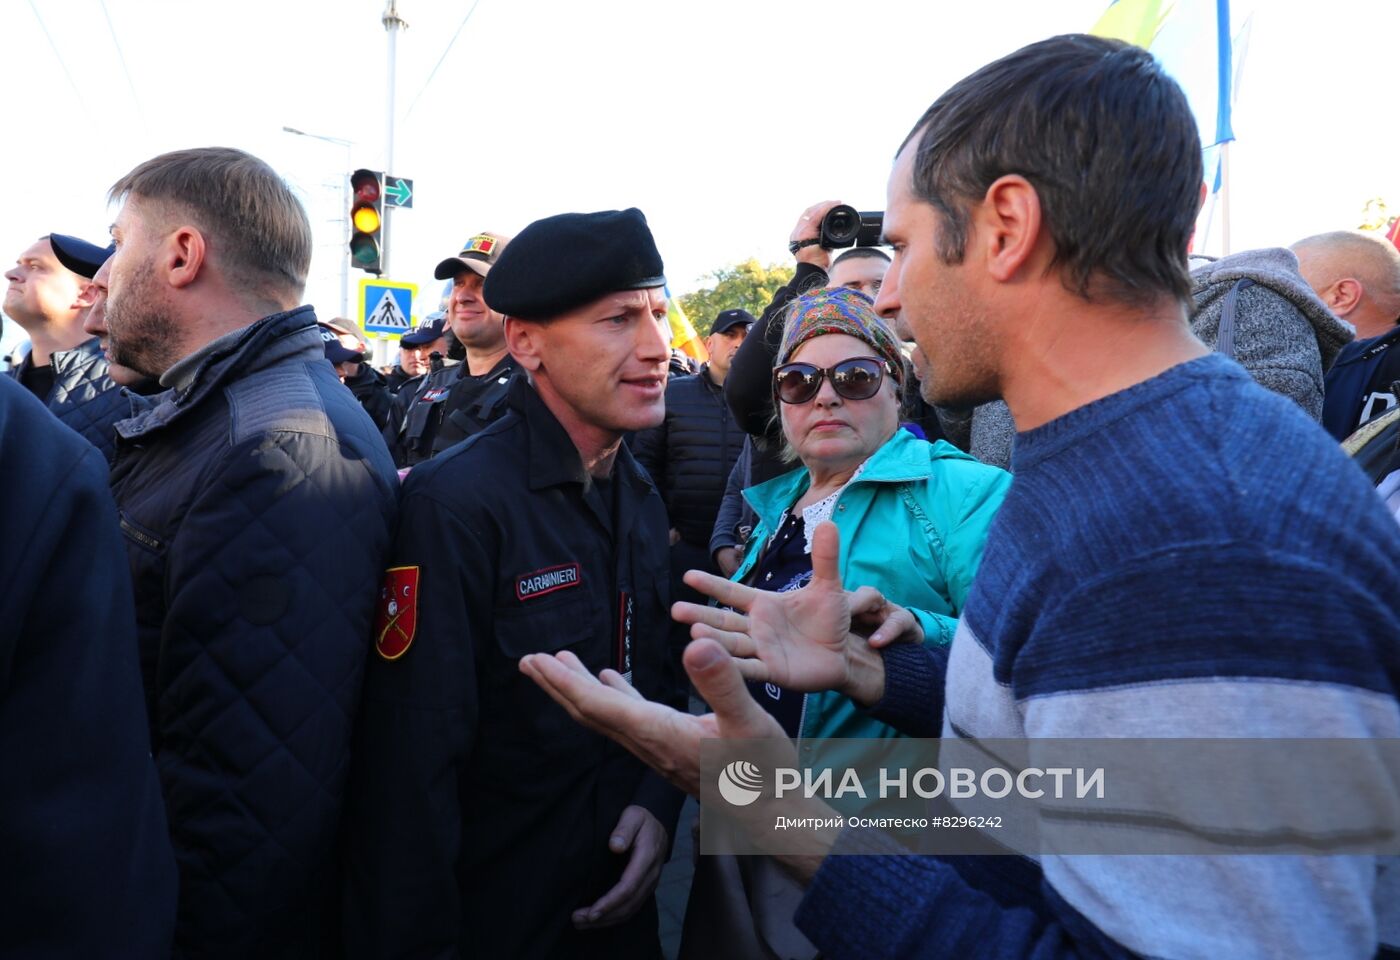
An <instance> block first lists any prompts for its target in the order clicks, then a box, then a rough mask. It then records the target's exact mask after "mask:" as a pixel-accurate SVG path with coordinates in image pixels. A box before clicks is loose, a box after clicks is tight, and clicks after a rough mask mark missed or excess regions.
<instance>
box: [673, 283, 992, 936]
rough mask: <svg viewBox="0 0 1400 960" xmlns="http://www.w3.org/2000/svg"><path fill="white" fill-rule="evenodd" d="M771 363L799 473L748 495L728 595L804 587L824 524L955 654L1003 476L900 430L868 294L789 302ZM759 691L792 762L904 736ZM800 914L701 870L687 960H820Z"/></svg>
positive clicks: (895, 352)
mask: <svg viewBox="0 0 1400 960" xmlns="http://www.w3.org/2000/svg"><path fill="white" fill-rule="evenodd" d="M777 360H778V362H777V365H776V366H775V367H774V369H773V394H774V400H775V406H776V408H777V411H778V417H779V420H780V422H781V425H782V433H783V438H784V441H785V451H784V455H785V456H786V457H787V458H788V459H789V460H791V461H798V462H800V469H797V470H794V471H792V472H790V473H787V474H784V475H783V476H780V477H776V478H774V479H772V480H769V481H768V482H766V483H762V484H759V485H758V486H756V487H751V488H749V489H748V490H746V491H745V492H744V495H745V497H746V498H747V499H748V501H749V503H750V504H751V505H752V506H753V507H754V509H755V510H756V511H757V513H758V525H757V527H756V528H755V530H754V532H753V536H752V537H751V538H750V540H749V548H748V550H747V551H746V554H745V557H744V562H743V563H742V564H741V565H740V567H739V569H738V570H737V571H736V572H735V574H734V576H733V577H732V579H734V580H737V581H740V582H743V583H747V584H749V585H750V586H754V587H758V588H760V589H764V590H775V591H781V592H785V591H789V590H796V589H798V588H800V587H802V586H804V585H805V584H806V583H807V582H808V581H809V580H810V579H811V577H812V558H811V546H810V540H811V536H812V532H813V531H814V530H815V528H816V526H817V524H818V523H821V522H822V521H823V520H831V521H833V522H834V523H835V524H836V527H837V530H838V531H839V533H840V542H841V579H842V582H843V583H859V584H862V585H865V584H868V585H870V586H872V587H875V588H876V589H877V590H879V591H880V592H881V593H882V594H884V595H885V596H886V597H888V598H889V599H890V600H891V602H894V603H897V604H899V605H900V606H904V607H907V608H909V609H911V610H912V611H913V612H914V613H915V615H916V616H917V617H918V619H919V622H920V625H921V626H922V628H923V633H924V642H925V643H927V644H947V643H949V642H950V641H951V640H952V637H953V630H954V628H955V627H956V624H957V617H958V614H959V613H960V612H961V610H962V605H963V601H964V600H965V598H966V597H967V592H968V588H969V587H970V586H971V584H972V578H973V575H974V574H975V573H976V572H977V564H978V561H979V560H980V558H981V555H982V544H983V541H984V540H985V539H986V535H987V529H988V527H989V526H990V525H991V522H992V518H993V516H994V515H995V514H996V510H997V508H998V506H1000V504H1001V501H1002V498H1003V497H1004V496H1005V495H1006V491H1007V488H1008V487H1009V486H1010V483H1011V477H1010V475H1009V474H1007V473H1006V472H1004V471H1002V470H999V469H997V468H996V467H989V466H986V465H985V464H982V463H979V462H977V461H976V460H974V459H973V458H972V457H970V456H968V455H967V454H965V453H962V452H961V451H959V450H958V449H957V448H956V447H954V446H952V445H951V444H949V443H946V442H944V441H941V440H940V441H938V442H936V443H929V442H928V441H926V440H922V439H920V438H919V437H917V436H915V435H914V434H913V433H911V432H910V431H908V430H904V429H901V428H900V401H899V397H900V387H901V385H902V381H903V377H904V370H905V367H904V364H903V357H902V354H901V352H900V346H899V341H898V340H897V339H896V338H895V336H894V334H893V333H892V332H891V331H890V328H889V327H888V326H887V325H886V324H885V322H884V321H883V320H881V319H880V317H879V316H878V315H877V314H876V313H875V309H874V304H873V303H872V301H871V300H870V298H869V297H867V296H865V295H864V294H862V293H859V292H857V291H854V290H850V289H844V288H837V289H828V290H822V291H819V292H817V293H812V294H808V295H805V296H801V297H798V298H796V299H795V300H794V301H793V302H792V304H791V306H790V307H789V310H788V314H787V319H786V322H785V325H784V328H783V336H782V341H781V345H780V347H779V350H778V358H777ZM751 689H752V693H753V695H754V698H755V699H756V700H757V701H758V702H759V703H760V704H763V705H764V707H765V708H766V709H767V710H768V711H769V712H770V713H772V714H773V715H774V716H775V717H776V718H777V719H778V721H779V722H780V723H781V724H782V725H783V729H784V730H786V731H787V733H788V735H789V736H791V737H793V738H794V739H795V740H797V741H798V749H799V753H798V755H799V757H802V756H803V751H802V741H804V740H810V739H812V738H831V737H842V738H853V739H870V738H894V737H898V736H900V734H898V733H897V732H896V731H895V730H894V729H893V728H892V727H889V726H886V725H885V724H883V723H880V722H879V721H877V720H874V719H872V718H871V716H870V714H869V713H867V712H866V711H864V710H861V709H860V708H859V707H857V706H856V705H855V704H854V703H853V702H852V701H850V700H849V699H847V698H846V697H845V696H843V695H841V694H839V693H836V692H835V691H827V692H824V693H808V694H803V693H800V692H795V691H789V690H784V689H782V688H781V687H778V686H776V685H774V684H751ZM825 753H826V756H827V759H828V760H829V759H830V757H831V754H830V751H829V750H827V751H825ZM866 759H867V760H868V759H869V758H868V757H866ZM800 899H801V890H800V888H798V887H797V886H796V885H795V884H793V883H792V882H791V881H790V880H788V879H787V877H786V875H785V874H783V873H782V872H781V871H780V870H778V869H777V868H776V867H775V866H773V865H772V864H771V862H769V861H767V859H766V858H762V857H738V858H734V857H706V858H704V862H702V864H701V865H700V866H699V867H698V869H697V871H696V877H695V881H694V884H693V886H692V891H691V902H690V906H689V908H688V909H687V911H686V923H685V937H684V940H683V944H682V947H683V949H682V951H681V956H682V957H701V956H718V955H721V953H715V952H713V951H714V950H715V949H717V948H720V947H723V950H722V951H721V952H722V954H723V955H725V956H737V957H753V958H766V957H774V956H782V957H789V956H815V950H810V952H809V948H810V944H807V943H806V941H805V939H803V938H802V936H801V934H800V933H799V932H798V931H797V929H796V927H795V926H794V925H793V924H792V923H791V912H790V911H788V912H786V915H784V913H785V911H787V908H788V906H791V907H792V908H794V909H795V908H796V905H797V903H798V901H799V900H800Z"/></svg>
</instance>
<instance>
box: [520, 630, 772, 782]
mask: <svg viewBox="0 0 1400 960" xmlns="http://www.w3.org/2000/svg"><path fill="white" fill-rule="evenodd" d="M520 671H521V672H522V673H524V674H525V675H526V676H528V677H529V678H530V679H531V680H533V681H535V682H536V683H537V684H539V685H540V687H541V688H542V689H543V690H544V691H545V692H546V693H548V694H549V695H550V696H551V697H553V698H554V699H555V700H556V701H557V702H558V703H559V705H560V706H562V707H563V708H564V709H565V710H567V711H568V712H569V716H571V717H573V718H574V719H575V720H577V721H578V722H579V723H581V724H583V725H584V726H585V727H588V728H589V729H590V730H594V731H596V732H598V733H601V734H603V735H604V736H605V737H610V738H612V739H613V740H616V741H617V742H618V743H620V744H622V745H623V746H624V747H626V748H627V749H628V750H629V751H631V752H632V753H633V754H635V755H636V756H637V757H638V759H640V760H641V761H642V762H643V763H645V764H646V765H647V766H649V767H651V768H652V769H654V770H655V771H657V772H658V773H660V774H661V775H662V776H663V777H665V778H666V779H667V780H669V781H670V782H671V783H673V784H675V785H676V786H677V787H680V788H681V789H682V790H684V791H685V792H686V793H688V794H690V795H691V796H695V797H698V796H699V795H700V741H701V740H706V739H716V738H725V739H739V740H751V739H764V738H770V737H779V738H781V737H785V736H786V734H784V733H783V728H782V726H781V725H780V724H779V723H778V721H777V720H775V719H773V717H772V716H770V715H769V714H768V713H767V712H766V711H765V710H764V709H763V708H762V707H760V706H759V705H758V704H757V703H756V702H755V701H754V699H753V697H751V696H750V695H749V691H748V688H747V687H746V686H744V678H743V677H742V676H741V675H740V673H739V668H738V667H737V666H736V665H735V662H734V660H733V659H732V658H731V657H730V656H729V654H728V653H727V652H726V651H725V649H724V648H723V647H721V646H720V645H719V644H717V643H714V642H713V641H710V640H697V641H695V642H693V643H691V644H690V646H688V647H686V649H685V671H686V673H688V674H689V675H690V679H691V682H692V683H694V684H695V689H696V690H697V691H698V692H699V694H700V696H701V697H703V698H704V700H705V702H706V703H708V704H709V705H710V709H712V710H713V711H714V712H713V713H707V714H705V715H704V716H703V717H695V716H691V715H690V714H688V713H681V712H680V711H679V710H674V709H672V708H671V707H668V706H666V705H665V704H660V703H653V702H652V701H650V700H647V699H646V698H645V697H643V696H642V695H641V694H640V693H638V692H637V691H636V690H634V689H633V688H632V685H631V684H629V683H628V682H627V681H626V680H624V679H622V675H621V674H619V673H617V672H616V671H614V670H604V671H603V672H602V673H600V674H599V675H598V677H596V678H595V677H594V676H593V675H592V674H591V673H589V672H588V668H587V667H585V666H584V665H583V664H582V663H581V662H580V661H579V659H578V657H576V656H574V655H573V654H572V653H570V652H569V651H567V650H565V651H563V652H561V653H558V654H554V655H550V654H545V653H535V654H531V655H530V656H528V657H523V658H521V661H520Z"/></svg>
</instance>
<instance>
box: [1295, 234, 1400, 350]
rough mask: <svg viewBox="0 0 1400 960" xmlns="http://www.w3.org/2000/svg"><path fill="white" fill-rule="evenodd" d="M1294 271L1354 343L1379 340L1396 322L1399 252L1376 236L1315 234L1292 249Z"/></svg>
mask: <svg viewBox="0 0 1400 960" xmlns="http://www.w3.org/2000/svg"><path fill="white" fill-rule="evenodd" d="M1293 252H1294V253H1295V254H1297V256H1298V268H1299V270H1300V271H1301V273H1302V274H1303V279H1304V280H1306V281H1307V282H1308V286H1310V287H1312V288H1313V290H1314V292H1316V293H1317V295H1318V296H1319V297H1321V298H1322V299H1323V301H1324V302H1326V304H1327V305H1328V306H1329V307H1331V308H1332V312H1333V313H1335V314H1336V315H1337V316H1339V317H1341V318H1342V319H1344V320H1346V321H1348V322H1349V323H1351V324H1352V325H1353V326H1354V327H1356V335H1357V337H1358V338H1365V337H1374V336H1379V335H1380V334H1382V333H1385V332H1386V331H1388V330H1390V329H1391V328H1392V327H1394V326H1395V323H1396V320H1397V318H1400V250H1397V249H1396V248H1395V245H1394V244H1392V243H1391V242H1390V241H1389V240H1386V239H1385V238H1384V237H1380V236H1377V235H1375V234H1369V233H1360V232H1357V231H1352V230H1337V231H1334V232H1332V233H1319V234H1318V235H1317V236H1315V237H1308V238H1306V239H1304V240H1299V241H1298V242H1297V243H1295V244H1293Z"/></svg>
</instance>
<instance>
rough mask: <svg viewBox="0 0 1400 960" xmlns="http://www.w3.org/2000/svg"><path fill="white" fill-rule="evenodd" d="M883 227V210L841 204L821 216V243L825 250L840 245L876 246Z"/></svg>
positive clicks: (834, 248) (837, 247) (839, 246)
mask: <svg viewBox="0 0 1400 960" xmlns="http://www.w3.org/2000/svg"><path fill="white" fill-rule="evenodd" d="M884 229H885V212H884V211H883V210H876V211H873V212H872V211H869V210H857V209H856V208H855V207H850V206H847V205H846V204H844V203H843V204H841V205H839V206H835V207H832V208H831V209H830V210H828V211H827V214H826V216H824V217H822V239H821V245H822V248H823V249H825V250H837V249H840V248H841V247H878V246H879V245H880V236H881V234H882V233H883V232H884Z"/></svg>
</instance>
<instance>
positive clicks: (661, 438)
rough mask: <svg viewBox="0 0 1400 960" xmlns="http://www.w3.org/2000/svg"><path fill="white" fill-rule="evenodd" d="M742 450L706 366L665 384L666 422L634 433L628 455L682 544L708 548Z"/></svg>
mask: <svg viewBox="0 0 1400 960" xmlns="http://www.w3.org/2000/svg"><path fill="white" fill-rule="evenodd" d="M743 446H744V432H743V431H742V430H740V429H739V427H738V425H737V424H735V422H734V417H733V415H732V414H731V413H730V412H729V405H728V404H726V403H725V402H724V392H723V390H722V389H721V388H720V386H719V385H718V384H716V383H715V382H714V381H713V380H711V379H710V371H709V367H708V366H706V367H704V368H702V369H701V371H700V372H699V373H698V374H696V375H694V376H691V377H677V378H675V379H673V380H671V381H670V382H669V383H668V384H667V385H666V419H665V420H663V421H662V423H661V426H659V427H653V428H651V429H650V430H643V431H641V432H639V433H638V434H637V436H636V437H635V438H634V440H633V443H632V451H633V453H634V455H635V456H636V458H637V462H639V463H640V464H641V465H642V466H644V467H645V468H646V470H647V472H648V473H650V474H651V479H652V481H653V482H654V483H655V484H656V488H657V489H658V490H659V491H660V492H661V499H662V501H663V502H664V503H665V504H666V513H667V514H668V516H669V517H670V520H671V526H672V527H674V528H675V529H677V530H679V531H680V534H681V539H682V540H685V541H686V542H687V543H691V544H695V545H696V546H700V547H704V548H705V549H706V550H708V549H709V544H710V534H711V532H712V531H713V530H714V526H715V515H716V514H718V513H719V503H720V500H721V499H722V498H723V497H724V487H725V484H726V483H727V482H728V480H729V471H730V470H731V469H732V468H733V466H734V461H735V460H737V459H739V451H740V450H741V449H743Z"/></svg>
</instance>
